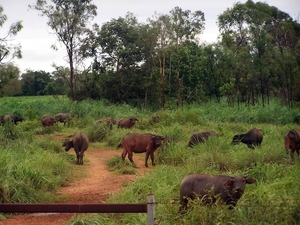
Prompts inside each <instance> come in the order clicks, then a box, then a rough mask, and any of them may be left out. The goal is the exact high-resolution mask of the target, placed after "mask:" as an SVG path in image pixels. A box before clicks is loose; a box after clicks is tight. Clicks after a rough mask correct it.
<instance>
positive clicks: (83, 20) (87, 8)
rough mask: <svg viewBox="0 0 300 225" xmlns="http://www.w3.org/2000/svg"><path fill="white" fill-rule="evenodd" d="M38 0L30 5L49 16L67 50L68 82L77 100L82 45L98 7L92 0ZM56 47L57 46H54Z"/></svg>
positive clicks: (49, 22) (51, 25)
mask: <svg viewBox="0 0 300 225" xmlns="http://www.w3.org/2000/svg"><path fill="white" fill-rule="evenodd" d="M51 2H52V4H51V3H49V4H48V3H47V1H46V0H37V1H36V4H35V5H32V6H30V7H31V8H33V9H36V10H38V11H40V12H41V13H42V14H41V15H42V16H46V17H48V19H49V20H48V22H47V24H48V26H49V27H50V28H51V29H52V30H54V32H55V34H56V36H57V38H58V41H60V42H61V43H62V44H63V45H64V46H65V48H66V51H67V56H68V59H67V62H68V63H69V69H70V76H69V79H68V84H69V87H70V93H71V98H72V100H76V81H77V78H76V76H77V75H78V74H79V73H77V72H76V71H78V69H79V66H80V65H82V62H83V59H84V57H83V56H82V55H81V47H82V46H83V45H84V43H83V42H84V41H86V37H87V36H88V34H89V33H90V30H89V29H88V24H89V22H90V20H92V19H93V18H94V16H96V15H97V12H96V9H97V7H96V6H95V5H94V4H92V3H91V2H92V0H51ZM53 48H54V49H56V47H55V46H53Z"/></svg>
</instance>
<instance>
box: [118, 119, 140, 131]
mask: <svg viewBox="0 0 300 225" xmlns="http://www.w3.org/2000/svg"><path fill="white" fill-rule="evenodd" d="M137 121H139V120H138V119H137V118H135V117H130V118H123V119H120V120H119V121H118V128H128V129H130V128H132V127H133V126H134V124H135V123H136V122H137Z"/></svg>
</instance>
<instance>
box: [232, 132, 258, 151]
mask: <svg viewBox="0 0 300 225" xmlns="http://www.w3.org/2000/svg"><path fill="white" fill-rule="evenodd" d="M262 140H263V133H262V130H261V129H260V128H253V129H251V130H249V131H248V132H247V133H245V134H236V135H234V136H233V139H232V142H231V144H238V143H239V142H242V143H244V144H246V145H247V146H248V148H251V149H254V148H255V146H260V145H261V142H262Z"/></svg>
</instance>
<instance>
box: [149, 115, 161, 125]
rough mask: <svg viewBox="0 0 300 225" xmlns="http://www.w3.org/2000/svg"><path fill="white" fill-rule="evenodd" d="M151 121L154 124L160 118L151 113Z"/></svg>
mask: <svg viewBox="0 0 300 225" xmlns="http://www.w3.org/2000/svg"><path fill="white" fill-rule="evenodd" d="M151 119H152V121H153V122H154V123H157V122H159V120H160V116H159V115H158V114H157V113H153V114H152V116H151Z"/></svg>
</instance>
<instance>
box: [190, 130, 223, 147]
mask: <svg viewBox="0 0 300 225" xmlns="http://www.w3.org/2000/svg"><path fill="white" fill-rule="evenodd" d="M209 136H215V137H217V136H218V135H217V133H216V132H215V131H213V130H207V131H201V132H196V133H193V135H192V136H191V137H190V141H189V143H188V147H191V148H192V147H193V146H195V145H196V144H199V143H204V141H205V140H207V139H208V137H209Z"/></svg>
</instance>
